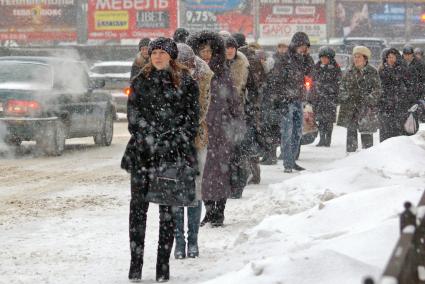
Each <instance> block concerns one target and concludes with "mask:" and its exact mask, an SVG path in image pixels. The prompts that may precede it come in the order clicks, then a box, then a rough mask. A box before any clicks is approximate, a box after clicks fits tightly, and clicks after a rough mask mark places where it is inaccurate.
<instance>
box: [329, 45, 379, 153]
mask: <svg viewBox="0 0 425 284" xmlns="http://www.w3.org/2000/svg"><path fill="white" fill-rule="evenodd" d="M371 56H372V52H371V51H370V49H369V48H367V47H365V46H356V47H354V49H353V64H352V65H351V66H350V67H349V68H348V70H347V71H346V72H345V74H344V76H343V77H342V80H341V86H340V91H339V97H338V100H339V102H340V104H341V107H340V110H339V115H338V122H337V124H338V125H339V126H342V127H346V128H347V147H346V150H347V153H350V152H355V151H356V150H357V147H358V140H357V136H358V132H360V134H361V141H362V147H363V148H370V147H372V146H373V133H374V132H376V131H377V130H378V119H377V106H378V102H379V99H380V97H381V82H380V79H379V74H378V71H377V70H376V69H375V68H374V67H372V66H371V65H370V64H369V60H370V57H371Z"/></svg>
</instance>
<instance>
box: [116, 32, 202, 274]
mask: <svg viewBox="0 0 425 284" xmlns="http://www.w3.org/2000/svg"><path fill="white" fill-rule="evenodd" d="M149 55H150V59H151V63H148V64H147V65H146V66H145V67H144V68H143V69H142V70H141V72H140V73H139V75H138V76H136V77H135V78H134V79H133V81H132V83H131V88H132V90H133V91H132V93H131V95H130V97H129V99H128V107H127V119H128V130H129V132H130V134H131V139H130V141H129V143H128V145H127V148H126V151H125V153H124V156H123V158H122V161H121V167H122V168H123V169H125V170H126V171H127V172H129V173H130V174H131V200H130V216H129V221H130V224H129V236H130V252H131V262H130V270H129V275H128V277H129V279H130V280H140V279H141V274H142V266H143V254H144V247H145V232H146V215H147V211H148V208H149V202H155V203H159V204H160V205H159V241H158V255H157V262H156V280H157V281H161V282H163V281H167V280H168V279H169V278H170V272H169V259H170V254H171V250H172V247H173V242H174V219H173V213H172V206H171V205H174V204H170V201H169V200H168V199H167V200H166V199H165V197H162V194H159V195H154V194H153V188H152V184H153V179H152V173H154V172H155V171H157V170H158V169H164V167H167V165H169V164H176V165H177V163H179V164H182V163H183V164H185V165H187V166H188V167H190V168H192V169H196V168H197V159H196V149H195V137H196V135H197V131H198V125H199V103H198V100H199V88H198V84H197V83H196V82H195V80H194V79H193V78H192V77H191V76H190V74H189V72H188V70H187V69H186V68H184V67H183V66H181V65H179V64H178V63H176V61H175V60H176V59H177V56H178V49H177V45H176V44H175V42H174V41H173V40H171V39H168V38H158V39H156V40H154V41H153V42H152V43H151V44H150V45H149ZM185 178H189V177H185ZM194 179H195V176H193V180H194ZM187 190H188V194H187V195H185V196H183V197H184V198H187V202H188V203H190V202H192V199H193V201H194V200H195V185H194V183H193V188H187ZM151 193H152V194H151ZM173 194H175V195H179V197H180V195H182V194H183V192H176V193H173ZM175 197H177V196H175ZM161 198H162V200H161ZM184 203H186V202H184Z"/></svg>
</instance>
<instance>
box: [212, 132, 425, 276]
mask: <svg viewBox="0 0 425 284" xmlns="http://www.w3.org/2000/svg"><path fill="white" fill-rule="evenodd" d="M416 139H417V138H409V137H398V138H393V139H389V140H387V141H385V142H384V143H382V144H378V145H376V146H375V147H373V148H370V149H368V150H363V151H361V152H358V153H355V154H352V155H350V156H347V157H345V158H343V159H341V160H337V161H335V162H333V163H330V164H329V165H327V166H326V167H324V168H325V169H324V170H322V171H318V172H305V173H303V174H300V175H298V176H295V177H293V178H291V179H288V180H286V181H284V182H282V183H278V184H273V185H270V186H269V188H268V190H267V191H266V192H262V193H261V194H260V193H259V194H257V196H256V198H258V199H260V200H267V199H268V200H269V202H268V203H267V202H266V203H265V204H270V207H275V208H274V211H273V212H275V214H274V215H270V216H268V217H266V218H264V220H263V221H262V222H260V223H259V224H258V225H256V226H254V227H253V228H251V229H249V230H246V231H244V232H242V233H241V234H240V236H239V239H238V240H237V242H236V246H237V247H238V248H237V249H238V250H239V251H249V253H250V257H251V258H250V261H249V263H247V264H246V265H245V266H244V267H243V268H242V269H240V270H237V271H234V272H231V273H228V274H225V275H222V276H221V277H218V278H216V279H213V280H210V281H207V282H204V283H206V284H215V283H217V284H218V283H253V284H254V283H255V284H259V283H264V284H266V283H267V284H269V283H297V284H303V283H306V284H307V283H312V282H314V283H323V284H325V283H326V284H333V283H335V284H336V283H353V284H354V283H357V284H358V283H361V281H362V279H363V277H365V276H373V277H375V279H377V278H378V277H379V276H380V274H381V273H382V270H383V268H384V267H385V265H386V263H387V261H388V259H389V257H390V254H391V252H392V249H393V247H394V245H395V242H396V240H397V238H398V235H399V233H398V230H399V224H398V214H399V212H400V211H401V210H402V204H403V202H404V201H406V200H409V201H411V202H412V203H413V204H415V203H417V201H418V200H419V198H420V196H421V195H422V192H423V189H424V186H423V184H424V180H425V150H424V149H423V148H422V147H421V146H418V145H417V141H416ZM415 142H416V143H415ZM260 203H261V201H260ZM278 205H281V207H282V208H281V212H279V210H278V209H277V207H278ZM285 208H291V209H290V210H285ZM271 212H272V211H271ZM276 212H277V213H279V214H276Z"/></svg>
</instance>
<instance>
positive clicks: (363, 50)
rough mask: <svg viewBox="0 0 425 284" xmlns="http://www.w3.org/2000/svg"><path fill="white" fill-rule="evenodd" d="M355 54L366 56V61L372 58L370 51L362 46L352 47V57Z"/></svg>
mask: <svg viewBox="0 0 425 284" xmlns="http://www.w3.org/2000/svg"><path fill="white" fill-rule="evenodd" d="M356 53H359V54H361V55H364V56H366V57H367V59H370V57H371V56H372V51H370V49H369V48H367V47H366V46H362V45H358V46H356V47H354V49H353V55H354V54H356Z"/></svg>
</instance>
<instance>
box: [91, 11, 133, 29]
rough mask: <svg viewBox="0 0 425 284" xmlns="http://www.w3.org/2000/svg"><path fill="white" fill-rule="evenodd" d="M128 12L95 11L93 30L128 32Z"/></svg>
mask: <svg viewBox="0 0 425 284" xmlns="http://www.w3.org/2000/svg"><path fill="white" fill-rule="evenodd" d="M128 21H129V16H128V11H96V12H95V15H94V22H95V29H96V30H98V31H124V30H128Z"/></svg>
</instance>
